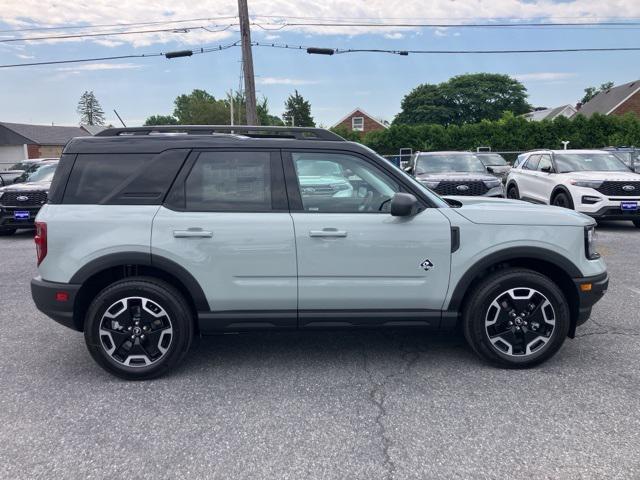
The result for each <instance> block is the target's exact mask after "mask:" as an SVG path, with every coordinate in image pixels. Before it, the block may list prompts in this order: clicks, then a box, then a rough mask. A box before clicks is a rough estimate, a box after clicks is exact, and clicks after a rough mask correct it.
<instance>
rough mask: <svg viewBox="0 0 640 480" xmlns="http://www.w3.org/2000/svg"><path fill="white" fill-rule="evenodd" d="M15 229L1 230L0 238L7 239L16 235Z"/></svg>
mask: <svg viewBox="0 0 640 480" xmlns="http://www.w3.org/2000/svg"><path fill="white" fill-rule="evenodd" d="M16 230H17V228H3V229H2V230H0V237H9V236H11V235H13V234H14V233H16Z"/></svg>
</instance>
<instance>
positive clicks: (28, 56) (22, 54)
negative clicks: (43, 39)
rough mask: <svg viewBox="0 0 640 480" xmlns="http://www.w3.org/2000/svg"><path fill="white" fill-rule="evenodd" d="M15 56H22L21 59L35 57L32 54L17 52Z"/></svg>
mask: <svg viewBox="0 0 640 480" xmlns="http://www.w3.org/2000/svg"><path fill="white" fill-rule="evenodd" d="M16 57H18V58H22V59H23V60H31V59H32V58H36V57H34V56H33V55H25V54H24V53H17V54H16Z"/></svg>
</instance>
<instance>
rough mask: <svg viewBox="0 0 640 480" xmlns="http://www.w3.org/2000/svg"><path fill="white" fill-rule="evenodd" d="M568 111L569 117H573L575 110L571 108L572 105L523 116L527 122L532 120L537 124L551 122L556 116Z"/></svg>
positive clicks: (537, 111)
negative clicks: (544, 121)
mask: <svg viewBox="0 0 640 480" xmlns="http://www.w3.org/2000/svg"><path fill="white" fill-rule="evenodd" d="M567 109H568V110H569V111H570V112H571V115H569V116H570V117H571V116H573V115H575V113H576V112H577V110H576V109H575V108H574V107H573V105H569V104H567V105H561V106H559V107H555V108H545V109H544V110H534V111H533V112H529V113H525V114H524V116H525V117H526V118H528V119H529V120H533V121H536V122H539V121H540V120H553V119H554V118H556V117H557V116H558V115H560V114H561V113H562V112H564V111H565V110H567Z"/></svg>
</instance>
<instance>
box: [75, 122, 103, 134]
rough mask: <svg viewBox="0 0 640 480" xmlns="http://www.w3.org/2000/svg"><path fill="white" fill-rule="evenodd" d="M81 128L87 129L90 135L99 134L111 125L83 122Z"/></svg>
mask: <svg viewBox="0 0 640 480" xmlns="http://www.w3.org/2000/svg"><path fill="white" fill-rule="evenodd" d="M80 128H81V129H83V130H86V132H87V133H88V134H90V135H97V134H99V133H100V132H101V131H103V130H106V129H107V128H109V127H105V126H104V125H85V124H81V125H80Z"/></svg>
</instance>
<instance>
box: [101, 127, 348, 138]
mask: <svg viewBox="0 0 640 480" xmlns="http://www.w3.org/2000/svg"><path fill="white" fill-rule="evenodd" d="M161 134H185V135H213V134H235V135H243V136H246V137H253V138H294V139H297V140H333V141H343V142H344V141H346V140H345V139H344V138H342V137H341V136H340V135H338V134H335V133H333V132H331V131H329V130H325V129H324V128H310V127H271V126H269V127H267V126H264V127H263V126H248V125H157V126H155V125H154V126H147V127H129V128H107V129H106V130H103V131H101V132H99V133H97V134H96V135H95V136H96V137H118V136H134V135H161Z"/></svg>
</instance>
